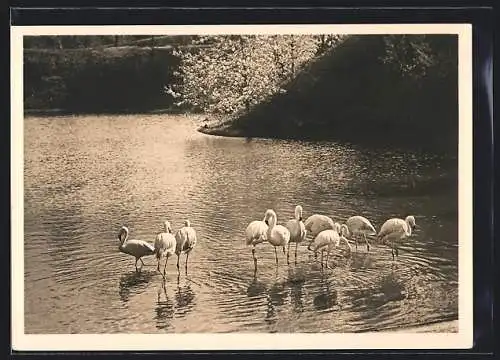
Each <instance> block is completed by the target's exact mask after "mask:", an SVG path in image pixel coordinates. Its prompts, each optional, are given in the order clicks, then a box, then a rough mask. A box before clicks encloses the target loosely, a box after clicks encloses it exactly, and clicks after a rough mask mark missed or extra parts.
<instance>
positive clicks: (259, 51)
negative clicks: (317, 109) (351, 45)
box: [167, 35, 335, 114]
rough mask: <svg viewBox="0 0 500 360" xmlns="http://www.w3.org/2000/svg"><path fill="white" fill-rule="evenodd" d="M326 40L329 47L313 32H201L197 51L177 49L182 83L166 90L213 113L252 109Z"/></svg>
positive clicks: (305, 62)
mask: <svg viewBox="0 0 500 360" xmlns="http://www.w3.org/2000/svg"><path fill="white" fill-rule="evenodd" d="M331 40H333V38H332V39H331ZM334 43H335V42H334V41H331V44H334ZM321 44H322V46H323V47H325V46H326V45H325V44H326V40H325V38H319V37H317V36H312V35H279V36H278V35H273V36H263V35H259V36H242V35H223V36H206V37H199V38H197V39H194V40H193V45H195V46H199V47H198V48H196V49H195V50H190V51H186V50H184V51H180V50H177V55H178V56H180V58H181V66H180V69H179V73H178V75H179V76H180V78H181V79H182V82H181V84H180V85H179V86H178V87H177V88H176V89H174V90H172V89H168V90H167V93H169V94H170V95H171V96H172V95H173V94H181V95H182V96H177V97H179V98H181V97H182V100H181V101H180V102H179V104H183V103H186V102H187V103H189V104H191V105H193V106H195V107H196V108H198V109H199V110H201V111H205V112H209V113H219V114H235V113H238V112H248V111H250V109H251V108H252V106H254V105H255V104H258V103H259V102H262V101H263V100H265V99H266V98H268V97H270V96H272V95H273V94H275V93H277V92H283V91H285V90H284V86H283V85H284V84H286V83H287V82H289V81H291V80H292V79H293V78H294V77H295V76H296V74H297V73H298V72H299V70H300V69H301V68H302V67H303V66H305V65H306V64H307V63H308V62H309V61H311V60H312V59H314V57H315V56H316V55H317V54H318V47H319V46H320V45H321Z"/></svg>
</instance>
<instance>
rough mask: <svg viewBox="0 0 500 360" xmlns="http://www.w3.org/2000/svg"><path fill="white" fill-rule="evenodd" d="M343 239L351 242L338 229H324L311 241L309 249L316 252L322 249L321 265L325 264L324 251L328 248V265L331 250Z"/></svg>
mask: <svg viewBox="0 0 500 360" xmlns="http://www.w3.org/2000/svg"><path fill="white" fill-rule="evenodd" d="M341 240H343V241H345V242H346V243H347V244H349V243H348V242H347V239H345V237H344V236H342V235H340V234H339V233H338V231H337V230H333V229H328V230H323V231H321V232H320V233H319V234H318V235H316V236H315V238H314V240H313V241H311V243H310V244H309V246H308V247H307V249H308V250H311V251H313V252H314V253H315V254H316V253H317V252H318V251H321V266H323V252H324V250H327V252H326V263H327V267H328V256H329V255H330V252H331V250H332V249H333V248H336V247H338V246H339V244H340V241H341Z"/></svg>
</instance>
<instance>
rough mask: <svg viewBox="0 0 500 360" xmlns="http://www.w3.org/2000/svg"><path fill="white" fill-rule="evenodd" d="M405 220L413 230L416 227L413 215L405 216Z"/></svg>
mask: <svg viewBox="0 0 500 360" xmlns="http://www.w3.org/2000/svg"><path fill="white" fill-rule="evenodd" d="M405 221H406V223H407V224H408V226H410V227H411V229H412V231H413V230H415V228H416V227H417V224H416V223H415V217H414V216H413V215H409V216H407V217H406V219H405Z"/></svg>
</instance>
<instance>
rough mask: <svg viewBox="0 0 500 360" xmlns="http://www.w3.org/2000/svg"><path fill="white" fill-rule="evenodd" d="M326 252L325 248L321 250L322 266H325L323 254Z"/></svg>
mask: <svg viewBox="0 0 500 360" xmlns="http://www.w3.org/2000/svg"><path fill="white" fill-rule="evenodd" d="M324 253H325V250H321V267H323V254H324Z"/></svg>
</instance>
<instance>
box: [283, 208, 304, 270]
mask: <svg viewBox="0 0 500 360" xmlns="http://www.w3.org/2000/svg"><path fill="white" fill-rule="evenodd" d="M285 227H286V228H287V229H288V231H289V232H290V241H289V242H288V254H290V243H295V261H297V247H298V245H299V243H300V242H302V241H304V240H305V238H306V236H307V230H306V226H305V225H304V223H303V222H302V206H300V205H297V206H296V207H295V218H294V219H292V220H288V221H287V222H286V224H285Z"/></svg>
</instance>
